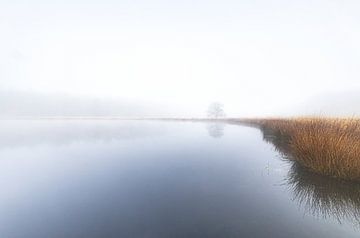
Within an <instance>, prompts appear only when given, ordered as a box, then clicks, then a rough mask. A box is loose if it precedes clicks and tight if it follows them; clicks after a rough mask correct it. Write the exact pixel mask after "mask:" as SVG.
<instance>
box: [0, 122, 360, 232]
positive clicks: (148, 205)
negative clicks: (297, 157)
mask: <svg viewBox="0 0 360 238" xmlns="http://www.w3.org/2000/svg"><path fill="white" fill-rule="evenodd" d="M285 157H286V151H284V149H282V147H281V143H277V141H276V138H275V137H274V136H273V135H272V134H271V132H266V131H262V130H259V129H257V128H252V127H246V126H242V125H235V124H222V123H205V122H171V121H121V120H64V121H61V120H48V121H47V120H14V121H11V120H2V121H1V125H0V184H1V190H0V211H1V212H0V237H4V238H32V237H34V238H42V237H44V238H58V237H64V238H65V237H66V238H72V237H74V238H75V237H76V238H82V237H84V238H91V237H104V238H105V237H122V238H127V237H129V238H143V237H144V238H145V237H146V238H162V237H171V238H174V237H175V238H176V237H186V238H199V237H214V238H215V237H216V238H219V237H224V238H226V237H277V238H280V237H284V238H285V237H286V238H288V237H294V238H297V237H347V238H350V237H359V234H360V233H359V232H360V226H359V224H360V222H359V221H360V212H359V210H360V192H359V191H360V188H359V185H358V184H353V183H350V182H346V181H339V180H335V179H330V178H326V177H322V176H319V175H316V174H312V173H310V172H309V171H307V170H305V169H304V168H301V167H300V166H298V165H297V164H294V163H293V162H291V161H289V160H287V159H286V158H285Z"/></svg>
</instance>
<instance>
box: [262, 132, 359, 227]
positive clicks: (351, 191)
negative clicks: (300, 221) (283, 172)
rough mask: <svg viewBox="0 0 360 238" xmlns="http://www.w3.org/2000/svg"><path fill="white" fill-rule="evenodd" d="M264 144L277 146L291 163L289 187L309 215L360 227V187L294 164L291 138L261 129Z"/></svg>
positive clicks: (357, 184)
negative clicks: (290, 145) (289, 141)
mask: <svg viewBox="0 0 360 238" xmlns="http://www.w3.org/2000/svg"><path fill="white" fill-rule="evenodd" d="M260 129H261V131H262V133H263V139H264V141H266V142H268V143H271V144H273V145H274V147H275V149H276V150H277V151H278V152H279V153H280V154H281V155H282V157H283V158H284V159H286V160H287V161H289V162H290V163H291V167H290V170H289V172H288V174H287V176H286V178H285V181H286V182H285V184H286V185H287V186H289V188H290V190H291V191H292V194H293V198H294V200H295V201H297V202H298V203H299V205H300V207H302V208H303V209H304V210H305V212H306V213H308V214H311V215H313V216H317V217H321V218H324V219H328V218H334V219H336V220H337V221H338V222H339V223H343V222H345V221H349V222H351V223H353V224H354V225H356V226H357V227H360V184H359V183H356V182H351V181H345V180H341V179H336V178H330V177H327V176H322V175H319V174H316V173H313V172H311V171H309V170H307V169H306V168H304V167H302V166H300V165H299V164H298V163H297V162H296V161H293V160H292V156H291V149H290V147H289V146H288V138H285V137H283V136H281V135H280V134H279V133H278V132H276V131H273V130H269V129H267V128H260Z"/></svg>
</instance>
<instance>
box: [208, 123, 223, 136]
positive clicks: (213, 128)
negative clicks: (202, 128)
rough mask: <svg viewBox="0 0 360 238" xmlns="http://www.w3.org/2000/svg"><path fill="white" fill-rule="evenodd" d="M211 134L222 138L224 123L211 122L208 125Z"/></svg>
mask: <svg viewBox="0 0 360 238" xmlns="http://www.w3.org/2000/svg"><path fill="white" fill-rule="evenodd" d="M206 129H207V131H208V133H209V136H211V137H213V138H220V137H222V136H223V135H224V129H225V124H224V123H209V124H207V125H206Z"/></svg>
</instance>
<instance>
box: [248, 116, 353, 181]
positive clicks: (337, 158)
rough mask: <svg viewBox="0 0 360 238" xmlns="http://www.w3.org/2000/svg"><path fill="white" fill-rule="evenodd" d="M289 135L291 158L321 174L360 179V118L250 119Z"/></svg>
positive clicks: (283, 135) (252, 121)
mask: <svg viewBox="0 0 360 238" xmlns="http://www.w3.org/2000/svg"><path fill="white" fill-rule="evenodd" d="M248 122H249V123H253V124H257V125H259V126H261V127H262V128H265V129H268V130H272V131H274V132H275V133H276V134H277V135H279V136H282V137H284V138H286V140H287V143H288V148H289V154H290V156H289V159H292V160H295V161H297V162H298V163H299V164H300V165H302V166H304V167H306V168H308V169H310V170H312V171H314V172H316V173H320V174H324V175H329V176H332V177H337V178H343V179H351V180H358V181H360V119H355V118H352V119H348V118H313V117H312V118H292V119H259V120H249V121H248Z"/></svg>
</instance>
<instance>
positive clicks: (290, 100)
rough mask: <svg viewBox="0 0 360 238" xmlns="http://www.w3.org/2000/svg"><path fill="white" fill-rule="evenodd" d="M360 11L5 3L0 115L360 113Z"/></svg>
mask: <svg viewBox="0 0 360 238" xmlns="http://www.w3.org/2000/svg"><path fill="white" fill-rule="evenodd" d="M359 12H360V3H359V2H358V1H340V0H339V1H325V0H324V1H307V0H305V1H285V0H284V1H265V0H259V1H245V0H244V1H227V0H225V1H221V2H220V1H188V0H184V1H159V0H156V1H111V0H103V1H94V0H93V1H82V0H72V1H69V0H63V1H41V0H32V1H21V0H20V1H7V0H5V1H1V3H0V30H1V32H2V34H1V37H0V99H1V101H0V106H1V109H2V110H0V116H120V117H141V116H144V117H156V116H159V117H165V116H186V117H190V116H193V117H202V116H205V112H206V109H207V106H208V105H209V103H211V102H214V101H218V102H222V103H223V104H224V105H225V111H226V114H227V115H228V116H229V117H238V116H239V117H241V116H244V117H248V116H276V115H303V114H331V115H333V114H334V115H344V114H346V115H354V114H358V112H359V110H355V109H356V107H358V106H360V98H359V99H358V96H357V95H359V93H358V92H359V91H360V90H359V89H360V80H359V78H360V77H359V76H360V69H359V67H358V62H359V56H360V46H359V44H360V43H359V42H360V27H359V24H360V16H359V14H358V13H359ZM349 92H350V93H349ZM349 95H350V96H349ZM332 105H336V107H335V106H332Z"/></svg>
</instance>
